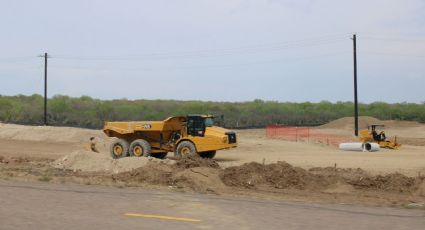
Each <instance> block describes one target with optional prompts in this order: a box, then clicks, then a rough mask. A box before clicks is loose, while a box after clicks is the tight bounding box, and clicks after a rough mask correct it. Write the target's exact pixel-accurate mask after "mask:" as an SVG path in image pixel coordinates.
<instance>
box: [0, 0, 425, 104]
mask: <svg viewBox="0 0 425 230" xmlns="http://www.w3.org/2000/svg"><path fill="white" fill-rule="evenodd" d="M424 12H425V1H423V0H356V1H354V0H352V1H351V0H225V1H224V0H221V1H220V0H179V1H172V0H168V1H166V0H155V1H153V0H152V1H144V0H133V1H130V0H121V1H107V0H73V1H57V0H37V1H30V0H28V1H22V0H14V1H6V0H0V30H1V36H0V94H1V95H17V94H24V95H31V94H34V93H37V94H42V93H43V86H44V83H43V78H44V72H43V71H44V60H43V58H41V57H38V56H39V55H41V54H44V53H45V52H47V53H48V54H49V57H50V58H49V59H48V90H49V97H51V96H53V95H57V94H61V95H69V96H81V95H88V96H91V97H94V98H100V99H120V98H127V99H175V100H203V101H251V100H254V99H262V100H272V101H282V102H287V101H288V102H305V101H310V102H319V101H323V100H327V101H331V102H336V101H352V100H353V41H352V40H351V38H352V35H353V34H354V33H356V34H357V57H358V84H359V90H358V92H359V101H360V102H364V103H371V102H375V101H383V102H389V103H394V102H413V103H422V102H424V101H425V90H424V89H423V88H424V86H425V67H424V62H425V13H424Z"/></svg>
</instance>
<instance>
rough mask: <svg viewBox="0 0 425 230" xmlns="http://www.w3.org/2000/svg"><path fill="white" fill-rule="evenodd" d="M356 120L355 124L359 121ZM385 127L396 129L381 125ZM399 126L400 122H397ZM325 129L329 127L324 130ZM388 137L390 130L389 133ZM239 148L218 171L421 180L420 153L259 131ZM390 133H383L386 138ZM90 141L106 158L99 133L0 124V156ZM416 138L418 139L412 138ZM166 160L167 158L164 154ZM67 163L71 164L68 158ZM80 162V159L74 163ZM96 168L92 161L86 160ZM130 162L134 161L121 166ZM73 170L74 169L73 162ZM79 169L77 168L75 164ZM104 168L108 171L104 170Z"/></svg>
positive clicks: (337, 125)
mask: <svg viewBox="0 0 425 230" xmlns="http://www.w3.org/2000/svg"><path fill="white" fill-rule="evenodd" d="M364 119H365V118H362V119H361V121H364ZM350 120H351V119H349V118H343V119H340V120H337V121H334V122H331V123H330V124H328V125H325V126H323V127H320V129H321V131H324V132H331V133H332V132H342V133H346V134H347V135H350V133H351V130H350ZM375 121H376V119H374V118H366V122H364V123H367V122H375ZM385 123H386V124H397V122H394V121H386V122H385ZM399 123H400V122H399ZM401 124H402V125H396V126H395V125H394V126H390V127H394V128H393V129H394V130H397V131H398V133H401V134H406V135H407V136H400V138H401V139H402V138H405V137H407V138H408V135H416V134H414V132H417V133H421V130H424V131H422V135H425V134H423V133H425V125H422V124H417V123H411V122H402V123H401ZM328 127H334V128H333V129H329V128H328ZM390 131H391V133H392V130H390ZM237 133H238V140H239V147H238V148H236V149H232V150H227V151H219V152H218V154H217V157H216V160H217V162H218V163H219V164H220V165H221V166H223V167H229V166H235V165H241V164H243V163H248V162H253V161H254V162H259V163H274V162H277V161H286V162H288V163H290V164H292V165H294V166H298V167H302V168H306V169H308V168H312V167H328V166H331V167H334V166H335V164H336V166H337V167H343V168H362V169H364V170H366V171H369V172H371V173H374V174H377V173H391V172H400V173H403V174H405V175H411V176H416V175H418V174H419V173H421V174H422V175H424V174H425V147H424V146H411V145H403V147H402V149H401V150H399V151H392V150H385V149H383V150H381V151H380V152H376V153H369V152H366V153H362V152H344V151H340V150H338V149H337V148H335V147H333V146H326V145H319V144H313V143H304V142H290V141H283V140H273V139H267V138H266V137H265V131H264V130H263V129H254V130H238V131H237ZM387 133H388V134H389V133H390V132H389V131H388V132H387ZM91 136H94V137H96V138H97V139H98V143H99V144H98V147H99V149H100V150H101V154H103V155H104V157H102V158H107V157H109V155H108V145H109V144H108V139H107V137H106V136H105V135H104V134H103V133H102V132H101V131H100V130H89V129H81V128H69V127H43V126H22V125H10V124H0V145H1V146H2V148H0V156H9V157H17V156H23V157H33V158H49V159H54V160H56V159H58V158H63V157H65V156H67V155H68V154H75V152H76V151H84V150H87V149H88V140H89V138H90V137H91ZM416 136H419V135H416ZM170 155H171V154H170ZM70 159H74V158H72V157H70ZM77 159H84V160H88V159H85V158H77ZM92 161H93V162H91V163H92V164H96V160H92ZM127 161H129V164H131V163H130V161H135V159H134V160H127ZM75 164H76V165H78V164H80V163H78V162H76V163H75ZM80 165H81V164H80ZM108 167H109V166H108Z"/></svg>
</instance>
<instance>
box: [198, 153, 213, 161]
mask: <svg viewBox="0 0 425 230" xmlns="http://www.w3.org/2000/svg"><path fill="white" fill-rule="evenodd" d="M199 156H201V157H202V158H209V159H213V158H214V157H215V151H208V152H203V153H200V154H199Z"/></svg>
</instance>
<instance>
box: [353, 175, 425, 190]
mask: <svg viewBox="0 0 425 230" xmlns="http://www.w3.org/2000/svg"><path fill="white" fill-rule="evenodd" d="M421 182H422V181H420V180H418V179H416V178H413V177H407V176H405V175H402V174H400V173H391V174H388V175H384V176H382V175H378V176H374V177H365V178H364V177H361V178H358V179H356V180H350V181H348V183H349V184H351V185H353V186H354V187H355V188H358V189H372V190H380V191H393V192H400V193H405V192H413V191H415V190H416V189H417V187H418V184H419V183H421Z"/></svg>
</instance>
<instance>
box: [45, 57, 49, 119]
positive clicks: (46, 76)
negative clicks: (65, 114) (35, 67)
mask: <svg viewBox="0 0 425 230" xmlns="http://www.w3.org/2000/svg"><path fill="white" fill-rule="evenodd" d="M44 125H45V126H47V125H48V124H47V53H44Z"/></svg>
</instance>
